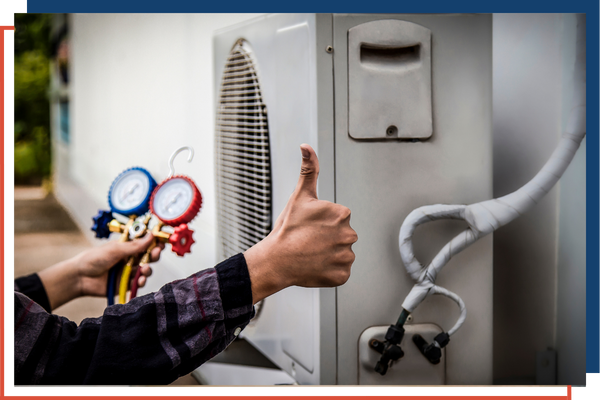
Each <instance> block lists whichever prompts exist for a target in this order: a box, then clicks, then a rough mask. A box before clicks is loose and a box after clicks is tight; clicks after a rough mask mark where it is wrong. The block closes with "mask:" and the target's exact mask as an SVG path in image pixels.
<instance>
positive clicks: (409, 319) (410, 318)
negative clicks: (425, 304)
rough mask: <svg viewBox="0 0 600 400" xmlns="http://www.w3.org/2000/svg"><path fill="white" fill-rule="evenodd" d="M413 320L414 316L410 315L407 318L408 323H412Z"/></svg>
mask: <svg viewBox="0 0 600 400" xmlns="http://www.w3.org/2000/svg"><path fill="white" fill-rule="evenodd" d="M412 320H413V316H412V314H410V315H409V316H408V317H407V318H406V322H410V321H412Z"/></svg>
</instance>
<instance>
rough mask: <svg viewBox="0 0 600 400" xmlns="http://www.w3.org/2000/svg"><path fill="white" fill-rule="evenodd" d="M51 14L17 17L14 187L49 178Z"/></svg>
mask: <svg viewBox="0 0 600 400" xmlns="http://www.w3.org/2000/svg"><path fill="white" fill-rule="evenodd" d="M51 18H52V16H51V15H50V14H15V184H39V183H40V182H41V181H42V179H43V178H46V177H48V176H49V175H50V172H51V167H50V165H51V164H50V162H51V150H50V103H49V95H48V92H49V88H50V24H51Z"/></svg>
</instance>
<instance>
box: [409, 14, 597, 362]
mask: <svg viewBox="0 0 600 400" xmlns="http://www.w3.org/2000/svg"><path fill="white" fill-rule="evenodd" d="M585 26H586V21H585V16H584V15H579V16H577V43H576V58H575V69H574V93H573V99H572V106H571V110H570V114H569V118H568V120H567V128H566V131H565V133H564V134H563V135H562V138H561V140H560V142H559V143H558V146H557V147H556V149H555V150H554V153H552V155H551V157H550V159H549V160H548V161H547V162H546V164H545V165H544V166H543V168H542V169H541V170H540V172H538V174H537V175H536V176H535V177H534V178H533V179H532V180H531V181H529V182H528V183H527V184H525V186H523V187H521V188H520V189H518V190H517V191H515V192H513V193H510V194H508V195H506V196H503V197H500V198H498V199H492V200H487V201H484V202H480V203H475V204H470V205H460V204H458V205H445V204H438V205H430V206H424V207H420V208H417V209H416V210H414V211H412V212H411V213H410V214H409V215H408V216H407V217H406V219H405V220H404V223H403V224H402V227H401V228H400V235H399V239H398V241H399V247H400V255H401V257H402V261H403V263H404V266H405V268H406V270H407V272H408V274H409V275H410V276H411V278H413V280H414V281H415V285H414V286H413V288H412V290H411V291H410V293H409V294H408V296H406V298H405V300H404V302H403V303H402V308H403V310H402V313H403V314H405V313H408V312H413V311H414V310H415V309H416V308H417V306H418V305H419V304H421V302H422V301H423V300H424V299H425V298H426V297H427V296H430V295H433V294H439V295H443V296H446V297H448V298H450V299H452V300H453V301H454V302H456V304H457V305H458V306H459V308H460V316H459V318H458V320H457V322H456V323H455V325H454V326H453V327H452V328H451V329H450V330H449V331H448V332H447V334H445V339H444V338H440V337H439V336H440V335H441V334H440V335H438V337H436V339H435V340H434V342H433V343H432V344H431V345H428V346H429V347H431V346H434V347H438V348H441V347H444V346H445V345H446V344H447V343H448V342H449V340H450V336H452V335H453V334H454V333H456V331H457V330H458V329H459V328H460V327H461V325H462V324H463V322H464V321H465V318H466V316H467V309H466V306H465V304H464V302H463V301H462V299H461V298H460V297H459V296H458V295H457V294H455V293H453V292H451V291H449V290H448V289H445V288H443V287H440V286H437V285H436V284H435V280H436V277H437V274H438V273H439V272H440V271H441V270H442V268H443V267H444V266H445V265H446V264H447V263H448V261H450V259H451V258H452V256H454V255H455V254H458V253H459V252H461V251H462V250H464V249H466V248H467V247H469V246H470V245H471V244H473V243H475V242H476V241H477V240H479V239H480V238H482V237H484V236H486V235H488V234H490V233H492V232H493V231H495V230H496V229H498V228H500V227H501V226H503V225H506V224H508V223H509V222H511V221H513V220H514V219H516V218H518V217H519V216H521V215H522V214H524V213H525V212H527V211H528V210H529V209H531V208H532V207H533V206H535V205H536V204H537V203H538V202H539V201H540V200H541V199H542V198H543V197H544V196H545V195H546V194H547V193H548V192H549V191H550V189H552V187H553V186H554V185H555V184H556V182H558V180H559V179H560V178H561V176H562V175H563V173H564V172H565V170H566V169H567V167H568V166H569V164H570V163H571V161H572V160H573V157H574V156H575V153H576V152H577V149H578V148H579V145H580V143H581V141H582V140H583V138H584V137H585V133H586V123H585V117H586V98H585V95H586V88H585V82H586V70H585V60H586V52H585ZM440 219H460V220H464V221H465V222H467V224H468V225H469V227H468V228H467V229H466V230H464V231H463V232H462V233H460V234H458V235H457V236H456V237H454V238H453V239H452V240H451V241H450V242H449V243H447V244H446V245H445V246H444V247H443V248H442V250H440V252H439V253H438V254H437V255H436V256H435V258H434V259H433V260H432V261H431V263H430V264H429V265H427V266H423V265H422V264H421V263H420V262H419V260H418V259H417V258H416V256H415V254H414V251H413V244H412V236H413V233H414V231H415V228H416V227H417V226H419V225H422V224H424V223H427V222H430V221H435V220H440ZM399 322H400V321H399ZM438 339H439V341H438ZM440 341H441V342H442V343H440ZM421 344H423V343H421ZM425 344H427V343H425ZM421 350H422V352H423V349H421ZM440 354H441V351H440ZM430 361H431V360H430Z"/></svg>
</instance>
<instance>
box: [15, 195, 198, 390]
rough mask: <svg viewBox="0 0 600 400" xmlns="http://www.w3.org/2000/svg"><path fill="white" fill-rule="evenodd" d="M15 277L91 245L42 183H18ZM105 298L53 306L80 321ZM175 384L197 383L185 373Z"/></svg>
mask: <svg viewBox="0 0 600 400" xmlns="http://www.w3.org/2000/svg"><path fill="white" fill-rule="evenodd" d="M91 217H92V216H91V215H90V226H91ZM14 238H15V277H19V276H24V275H28V274H31V273H34V272H38V271H41V270H42V269H44V268H46V267H49V266H51V265H53V264H55V263H57V262H60V261H62V260H65V259H67V258H70V257H73V256H75V255H76V254H78V253H80V252H82V251H85V250H86V249H89V248H91V247H92V244H91V243H90V242H89V241H88V240H87V239H86V238H85V236H84V235H83V234H82V233H81V231H79V229H78V228H77V226H76V225H75V223H74V222H73V220H72V219H71V217H70V216H69V214H68V213H67V212H66V211H65V210H64V209H63V208H62V206H61V205H60V204H59V203H58V201H56V199H55V198H54V196H53V195H52V193H46V191H45V190H44V189H43V188H41V187H15V236H14ZM105 307H106V299H104V298H93V297H84V298H79V299H75V300H73V301H71V302H69V303H67V304H65V305H63V306H62V307H59V308H57V309H56V310H53V312H54V313H55V314H59V315H62V316H65V317H67V318H69V319H70V320H72V321H74V322H76V323H80V322H81V320H83V319H84V318H89V317H99V316H101V315H102V313H103V311H104V308H105ZM172 385H198V382H197V381H196V379H195V378H193V377H192V376H191V375H186V376H183V377H181V378H179V379H178V380H177V381H175V382H173V383H172Z"/></svg>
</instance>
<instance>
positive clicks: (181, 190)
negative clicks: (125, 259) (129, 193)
mask: <svg viewBox="0 0 600 400" xmlns="http://www.w3.org/2000/svg"><path fill="white" fill-rule="evenodd" d="M200 207H202V195H201V194H200V190H198V187H197V186H196V184H195V183H194V181H193V180H191V179H190V178H189V177H187V176H184V175H175V176H172V177H169V178H167V179H165V180H164V181H162V182H161V183H160V184H159V185H158V186H157V187H156V189H154V192H153V193H152V197H151V198H150V210H151V211H152V213H153V214H154V215H156V216H157V217H158V218H159V219H160V220H161V221H162V222H163V223H165V224H167V225H170V226H179V225H181V224H187V223H189V222H190V221H191V220H193V219H194V218H195V217H196V215H197V214H198V212H199V211H200Z"/></svg>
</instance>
